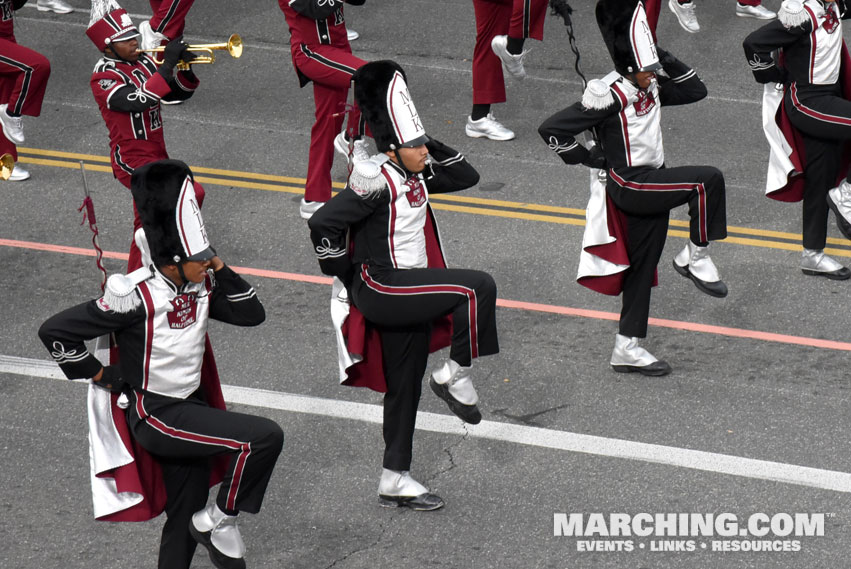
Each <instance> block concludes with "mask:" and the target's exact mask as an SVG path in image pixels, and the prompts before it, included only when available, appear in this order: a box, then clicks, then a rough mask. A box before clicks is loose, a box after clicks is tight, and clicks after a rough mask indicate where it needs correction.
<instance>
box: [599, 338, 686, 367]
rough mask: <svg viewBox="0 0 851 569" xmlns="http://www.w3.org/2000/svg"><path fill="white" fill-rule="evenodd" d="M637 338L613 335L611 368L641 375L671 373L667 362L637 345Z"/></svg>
mask: <svg viewBox="0 0 851 569" xmlns="http://www.w3.org/2000/svg"><path fill="white" fill-rule="evenodd" d="M638 341H639V340H638V338H634V337H632V338H631V337H628V336H624V335H622V334H617V335H615V349H614V350H612V359H611V361H610V363H611V365H612V369H614V370H615V371H616V372H619V373H632V372H638V373H640V374H641V375H653V376H658V375H667V374H669V373H671V366H670V365H668V362H666V361H663V360H660V359H657V358H656V356H654V355H653V354H651V353H650V352H648V351H647V350H645V349H644V348H642V347H641V346H639V345H638Z"/></svg>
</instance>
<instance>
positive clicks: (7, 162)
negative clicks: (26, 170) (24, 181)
mask: <svg viewBox="0 0 851 569" xmlns="http://www.w3.org/2000/svg"><path fill="white" fill-rule="evenodd" d="M14 169H15V159H14V158H12V155H11V154H9V153H6V154H4V155H3V156H0V179H3V180H8V179H9V177H10V176H11V175H12V170H14Z"/></svg>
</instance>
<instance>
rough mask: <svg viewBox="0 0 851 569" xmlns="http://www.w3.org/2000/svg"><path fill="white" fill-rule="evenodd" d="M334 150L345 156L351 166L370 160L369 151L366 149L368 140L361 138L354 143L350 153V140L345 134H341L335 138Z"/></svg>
mask: <svg viewBox="0 0 851 569" xmlns="http://www.w3.org/2000/svg"><path fill="white" fill-rule="evenodd" d="M334 150H336V151H337V152H339V153H340V154H342V155H343V156H345V157H346V160H347V161H348V162H349V164H357V163H358V162H363V161H364V160H369V150H367V147H366V140H364V139H362V138H360V139H358V140H356V141H354V143H352V148H351V151H350V150H349V139H348V138H346V133H345V132H340V133H339V134H337V136H335V137H334Z"/></svg>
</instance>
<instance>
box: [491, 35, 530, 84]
mask: <svg viewBox="0 0 851 569" xmlns="http://www.w3.org/2000/svg"><path fill="white" fill-rule="evenodd" d="M491 49H492V50H493V52H494V53H495V54H496V56H497V57H498V58H499V60H500V61H501V62H502V70H503V71H505V72H506V73H508V74H509V75H511V76H512V77H514V78H515V79H523V78H525V77H526V69H525V68H524V67H523V58H524V57H526V54H527V53H529V52H528V51H525V50H524V51H523V52H521V53H518V54H517V55H514V54H513V53H508V36H494V38H493V39H492V40H491Z"/></svg>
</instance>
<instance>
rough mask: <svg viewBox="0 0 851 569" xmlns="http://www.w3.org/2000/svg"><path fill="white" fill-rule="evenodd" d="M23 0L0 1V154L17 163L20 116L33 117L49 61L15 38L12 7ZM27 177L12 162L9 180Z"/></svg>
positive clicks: (21, 135) (21, 134)
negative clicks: (9, 156) (0, 132)
mask: <svg viewBox="0 0 851 569" xmlns="http://www.w3.org/2000/svg"><path fill="white" fill-rule="evenodd" d="M26 3H27V0H0V10H2V16H0V101H2V104H0V127H2V131H3V134H2V136H0V155H3V154H11V155H12V158H13V159H14V160H15V161H16V162H17V160H18V148H17V145H19V144H23V142H24V122H23V119H22V118H21V115H27V116H30V117H37V116H39V115H40V114H41V104H42V101H44V92H45V89H47V80H48V78H49V77H50V62H49V61H48V60H47V58H46V57H44V56H43V55H41V54H40V53H38V52H37V51H33V50H31V49H29V48H27V47H24V46H22V45H20V44H18V41H17V40H16V39H15V16H14V13H15V10H18V9H20V8H21V7H22V6H23V5H24V4H26ZM29 177H30V173H29V172H28V171H27V170H26V169H24V168H23V167H22V166H20V165H18V164H17V163H16V164H15V168H14V170H12V175H11V177H10V178H9V180H11V181H13V182H19V181H21V180H26V179H28V178H29Z"/></svg>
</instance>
